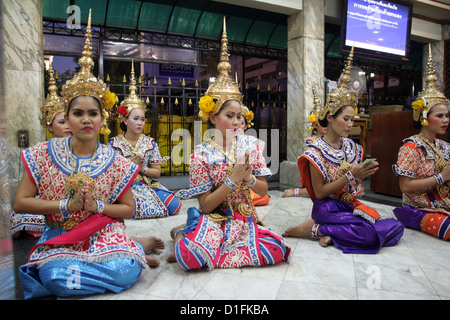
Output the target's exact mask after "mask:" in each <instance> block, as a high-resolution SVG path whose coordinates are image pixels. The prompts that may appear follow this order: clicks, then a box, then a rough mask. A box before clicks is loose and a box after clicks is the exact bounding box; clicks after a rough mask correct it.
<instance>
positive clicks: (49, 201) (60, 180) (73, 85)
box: [14, 19, 163, 299]
mask: <svg viewBox="0 0 450 320" xmlns="http://www.w3.org/2000/svg"><path fill="white" fill-rule="evenodd" d="M89 21H90V19H89ZM79 63H80V66H81V70H80V72H78V73H77V74H75V77H74V79H73V80H68V81H67V83H66V84H65V85H64V87H63V91H62V96H63V98H64V99H65V103H66V111H65V112H66V117H67V121H68V123H69V127H70V130H71V132H72V134H73V136H72V137H68V138H62V139H61V138H60V139H50V140H49V141H48V142H43V143H39V144H37V145H36V146H33V147H31V148H28V149H26V150H24V152H23V153H22V160H23V162H24V165H25V169H26V172H25V173H24V175H23V177H22V180H21V181H20V184H19V187H18V190H17V193H16V197H15V201H14V209H15V210H16V211H18V212H27V213H32V214H42V215H45V222H46V228H45V230H44V233H43V235H42V237H41V238H40V240H39V242H38V244H37V245H36V246H35V247H34V248H33V249H32V251H31V254H30V256H29V258H28V263H27V264H26V265H24V266H21V267H20V279H21V283H22V289H23V292H24V298H25V299H30V298H39V297H43V296H48V295H56V296H73V295H86V294H92V293H104V292H106V291H108V290H109V291H113V292H116V293H117V292H120V291H122V290H125V289H127V288H129V287H131V286H132V285H133V284H134V283H135V282H136V281H137V280H138V279H139V276H140V274H141V271H142V268H143V267H146V264H147V263H148V261H147V260H146V259H147V257H146V256H145V253H144V250H149V249H150V250H151V249H159V248H162V247H163V243H162V241H160V240H157V239H152V240H149V241H148V242H143V245H144V247H145V248H143V246H142V245H141V244H140V243H138V242H135V241H133V240H132V239H131V238H129V237H128V236H127V235H126V232H125V224H124V221H123V218H131V217H132V216H133V206H134V203H133V196H132V194H131V190H130V185H131V183H132V181H133V179H134V178H135V176H136V174H137V172H138V167H137V166H136V165H134V164H132V163H131V162H129V161H128V160H126V159H124V158H123V157H121V156H116V155H115V152H114V150H113V149H111V148H108V147H106V146H104V145H101V144H100V143H98V142H97V141H96V137H97V135H98V134H99V132H100V128H101V126H102V123H103V121H104V116H103V110H102V107H103V103H102V97H103V94H104V90H105V88H104V85H103V83H102V82H101V81H98V80H97V78H95V77H94V76H93V75H92V73H91V67H92V66H93V61H92V58H91V53H90V22H89V23H88V29H87V33H86V45H85V48H84V51H83V56H82V58H80V60H79ZM37 194H39V198H36V197H35V196H36V195H37ZM155 244H156V246H155ZM152 247H153V248H152ZM158 262H159V261H158Z"/></svg>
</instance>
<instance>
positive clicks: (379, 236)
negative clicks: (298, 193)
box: [311, 198, 404, 254]
mask: <svg viewBox="0 0 450 320" xmlns="http://www.w3.org/2000/svg"><path fill="white" fill-rule="evenodd" d="M353 210H354V208H353V206H352V205H351V204H347V203H344V202H342V201H340V200H335V199H331V198H325V199H322V200H318V199H316V200H315V201H314V205H313V209H312V213H311V217H312V219H313V220H314V221H315V222H316V223H317V224H320V226H319V231H320V232H321V233H322V234H323V235H324V236H329V237H330V238H331V239H332V241H333V243H334V245H335V246H336V247H338V248H340V249H341V250H342V252H344V253H364V254H374V253H377V252H378V251H379V250H380V248H381V247H388V246H394V245H396V244H397V242H398V241H399V240H400V238H401V237H402V235H403V230H404V226H403V224H402V223H401V222H400V221H398V220H396V219H386V220H378V221H376V222H375V223H372V222H369V221H368V220H366V219H364V218H362V217H359V216H355V215H353Z"/></svg>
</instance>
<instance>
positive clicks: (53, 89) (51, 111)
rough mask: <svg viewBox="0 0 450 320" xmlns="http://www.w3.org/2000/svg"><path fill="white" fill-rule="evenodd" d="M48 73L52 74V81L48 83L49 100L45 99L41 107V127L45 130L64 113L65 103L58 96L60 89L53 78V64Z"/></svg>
mask: <svg viewBox="0 0 450 320" xmlns="http://www.w3.org/2000/svg"><path fill="white" fill-rule="evenodd" d="M48 72H49V74H50V79H49V81H48V83H49V86H48V91H49V94H48V96H47V99H45V100H44V102H43V103H42V105H41V114H42V117H41V125H42V126H43V127H44V128H46V127H48V126H49V125H51V124H52V122H53V119H55V116H56V115H57V114H58V113H60V112H64V102H63V101H62V99H61V97H60V96H59V95H58V87H57V86H56V81H55V78H54V77H53V74H54V71H53V67H52V64H51V63H50V66H49V68H48Z"/></svg>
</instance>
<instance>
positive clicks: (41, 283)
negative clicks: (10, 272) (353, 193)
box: [20, 137, 146, 298]
mask: <svg viewBox="0 0 450 320" xmlns="http://www.w3.org/2000/svg"><path fill="white" fill-rule="evenodd" d="M71 139H72V138H71V137H69V138H57V139H50V140H49V141H48V142H43V143H40V144H38V145H36V146H33V147H31V148H28V149H26V150H24V151H23V152H22V160H23V162H24V165H25V169H26V172H27V174H28V176H29V177H30V179H31V180H32V181H33V183H35V184H36V187H37V188H38V193H39V197H40V198H41V199H44V200H57V201H59V200H62V199H67V198H68V197H69V195H68V192H67V190H66V188H65V183H66V177H68V176H69V175H70V174H71V173H72V172H73V173H77V172H79V171H80V170H83V171H85V172H86V173H87V174H89V175H90V176H91V177H92V178H94V179H95V184H94V186H93V189H92V194H93V197H94V200H101V201H103V202H105V203H114V202H116V201H117V200H118V199H120V198H121V196H122V195H123V193H124V192H125V191H126V190H127V189H128V188H129V187H130V185H131V183H132V181H133V180H134V178H135V177H136V174H137V172H138V167H137V166H136V165H134V164H132V163H131V162H130V161H128V160H126V159H125V158H123V157H121V156H118V155H116V154H115V152H114V150H113V149H110V148H107V147H106V146H104V145H101V144H99V143H97V149H96V152H95V153H94V155H93V156H92V157H87V158H82V157H77V156H76V155H74V154H72V153H71V151H70V141H71ZM45 217H46V223H47V224H48V226H47V227H46V229H45V231H44V233H43V235H42V237H41V239H40V240H39V243H38V244H37V245H36V246H35V247H34V248H33V250H32V252H31V253H30V257H29V259H28V264H27V265H24V266H22V267H21V268H20V270H21V273H20V276H21V280H22V285H23V287H24V295H25V297H26V298H33V297H39V296H43V295H44V296H45V295H48V294H55V295H76V294H88V293H93V292H104V290H106V289H105V288H111V286H113V287H115V288H116V289H117V290H119V291H120V290H123V289H124V288H125V287H128V286H129V285H130V284H129V283H127V284H126V285H121V284H118V285H117V286H116V284H117V283H115V281H114V280H111V279H112V278H110V275H108V276H107V275H106V273H111V272H113V271H114V270H113V269H111V270H109V271H107V269H108V268H107V267H106V265H115V266H116V267H120V265H121V263H125V264H126V265H128V264H129V263H130V261H135V262H136V263H134V262H133V265H134V267H133V268H135V269H136V272H137V273H140V270H141V269H142V267H143V266H146V262H145V256H144V252H143V249H142V247H141V245H140V244H138V243H136V242H134V241H133V240H131V239H130V238H129V237H128V236H127V235H126V232H125V224H124V222H123V220H122V219H110V218H108V217H106V216H104V215H101V214H92V213H90V212H87V211H84V210H80V211H78V212H76V213H73V214H72V217H76V218H78V219H80V220H82V222H81V223H80V224H79V225H78V226H80V227H81V226H82V227H83V229H82V230H86V229H87V230H88V231H89V230H90V231H89V232H88V233H87V234H85V235H83V236H80V239H78V240H77V241H69V242H64V241H62V240H58V239H60V238H61V237H62V238H61V239H66V238H77V236H78V234H79V230H80V228H78V229H77V227H75V228H74V229H73V230H71V231H69V232H65V231H64V230H63V229H60V228H57V227H56V225H58V222H63V221H64V220H65V218H64V217H63V215H62V214H61V213H57V214H50V215H46V216H45ZM92 218H96V219H92ZM104 218H108V219H109V220H108V219H104ZM90 221H100V222H101V223H100V224H95V223H94V224H93V225H94V228H93V229H92V225H90V224H89V222H90ZM102 223H103V224H102ZM49 226H51V227H49ZM95 226H98V229H97V228H96V227H95ZM89 228H91V229H92V230H91V229H89ZM58 241H62V242H58ZM67 261H79V262H82V264H81V266H82V267H81V268H82V271H83V272H84V273H82V274H83V277H85V278H86V280H87V279H90V277H93V278H95V279H96V280H95V282H96V285H95V286H96V289H92V288H88V287H86V288H83V290H80V291H77V290H68V291H67V288H66V287H65V286H64V283H65V282H67V281H68V278H70V274H69V273H67V272H65V270H62V271H61V273H58V272H56V271H54V272H50V273H49V275H47V276H45V277H43V275H42V274H40V273H39V270H41V269H48V268H44V266H46V265H47V266H50V265H52V266H55V267H56V266H58V265H59V266H62V265H64V264H65V263H66V262H67ZM69 264H70V262H69ZM53 270H56V269H53ZM134 274H135V273H134ZM48 277H50V278H48ZM136 280H137V279H135V277H134V279H133V280H132V281H136ZM102 281H104V282H102ZM130 281H131V280H130ZM47 282H49V284H48V285H46V283H47ZM60 283H61V284H62V286H61V287H64V289H61V287H60V286H59V284H60ZM103 284H104V285H103ZM119 287H121V288H122V289H119ZM91 289H92V290H91ZM116 289H115V290H116ZM99 290H100V291H99Z"/></svg>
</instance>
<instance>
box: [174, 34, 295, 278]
mask: <svg viewBox="0 0 450 320" xmlns="http://www.w3.org/2000/svg"><path fill="white" fill-rule="evenodd" d="M224 34H225V32H224ZM224 38H225V37H222V54H221V62H220V64H219V66H218V70H219V71H220V72H221V73H220V75H219V77H218V78H217V79H216V81H215V82H214V83H213V84H212V85H211V86H210V87H209V88H208V90H207V93H206V96H204V97H202V99H201V101H200V103H199V104H200V109H201V111H200V114H201V115H202V116H203V118H204V119H206V118H207V117H208V118H209V119H210V121H211V122H212V123H213V125H214V127H215V136H214V137H213V138H212V139H210V140H208V141H206V142H204V143H202V144H200V145H198V146H196V147H195V148H194V153H193V154H192V155H191V161H190V165H189V175H190V184H191V189H189V190H182V191H180V192H179V194H180V196H183V197H185V198H187V197H192V196H198V203H199V205H200V208H199V209H197V208H189V209H188V218H187V223H186V225H185V226H183V227H179V228H174V230H172V236H173V237H174V243H175V254H174V255H171V256H169V257H168V261H169V262H175V261H177V262H178V264H179V266H180V267H181V268H182V269H183V270H191V269H200V268H202V267H204V266H206V267H208V268H209V269H212V268H216V267H217V268H239V267H243V266H262V265H268V264H275V263H278V262H281V261H283V259H284V260H287V258H288V256H289V252H290V247H289V245H288V244H287V242H286V241H285V240H284V239H283V238H282V237H280V236H278V235H276V234H275V233H273V232H272V231H270V230H269V229H267V228H265V227H263V226H262V225H261V224H262V223H261V222H260V221H259V219H258V217H257V214H256V210H255V207H254V205H253V201H252V199H251V195H250V188H251V189H252V190H253V191H255V192H256V193H258V194H259V195H261V196H264V195H266V194H267V192H268V185H267V181H266V179H265V177H264V176H266V175H269V174H270V170H269V169H268V168H267V167H266V163H265V160H264V157H263V154H262V152H263V146H264V145H263V142H262V141H260V140H258V139H256V138H254V137H251V136H245V135H237V133H238V132H239V126H240V124H241V118H242V96H241V94H240V92H239V88H238V87H237V85H236V83H235V82H234V81H233V80H232V79H231V77H230V76H229V75H228V71H229V70H230V68H231V66H230V64H229V63H228V52H227V50H226V42H225V45H224V41H226V38H225V39H224ZM230 91H232V92H230ZM213 99H216V101H215V102H214V101H213ZM255 176H256V177H255Z"/></svg>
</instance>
